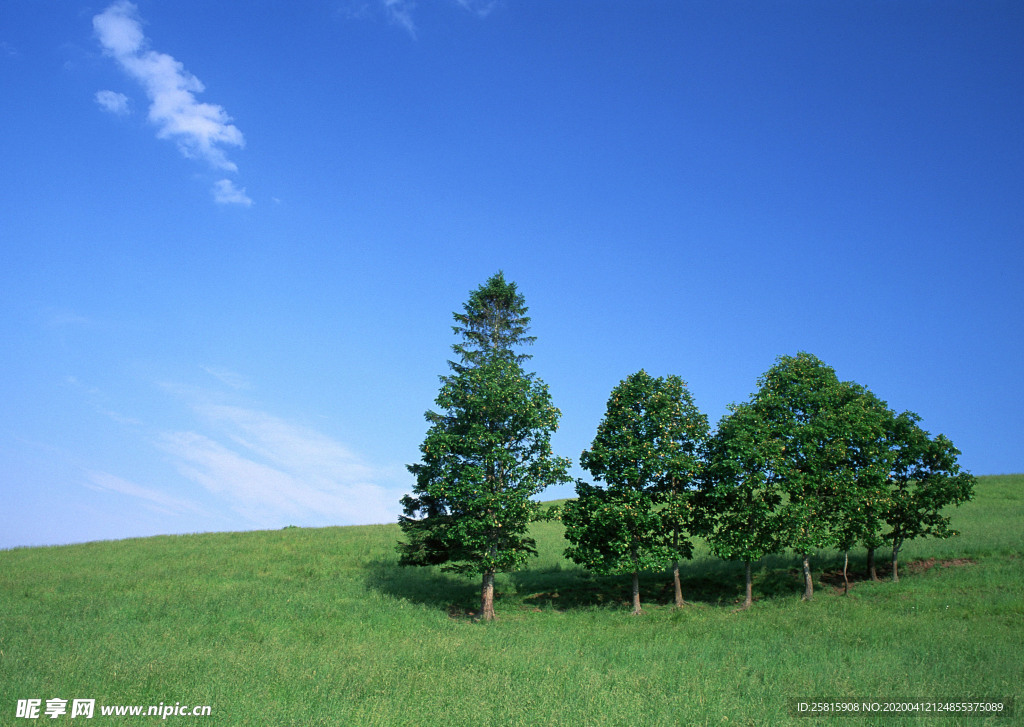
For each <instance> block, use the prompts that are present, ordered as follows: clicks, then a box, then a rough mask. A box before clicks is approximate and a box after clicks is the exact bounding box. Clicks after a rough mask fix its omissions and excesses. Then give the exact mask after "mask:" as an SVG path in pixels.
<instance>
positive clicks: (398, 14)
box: [381, 0, 416, 38]
mask: <svg viewBox="0 0 1024 727" xmlns="http://www.w3.org/2000/svg"><path fill="white" fill-rule="evenodd" d="M381 1H382V2H383V3H384V11H385V12H386V13H387V15H388V18H389V19H390V20H391V22H393V23H395V24H396V25H398V26H400V27H402V28H405V29H406V31H408V33H409V35H411V36H412V37H413V38H415V37H416V23H414V22H413V19H412V12H413V10H415V9H416V2H415V0H381Z"/></svg>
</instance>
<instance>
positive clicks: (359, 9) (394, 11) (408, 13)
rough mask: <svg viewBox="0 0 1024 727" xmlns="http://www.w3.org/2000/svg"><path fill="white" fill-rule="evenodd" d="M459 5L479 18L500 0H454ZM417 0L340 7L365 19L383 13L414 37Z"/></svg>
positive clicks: (350, 0) (357, 0)
mask: <svg viewBox="0 0 1024 727" xmlns="http://www.w3.org/2000/svg"><path fill="white" fill-rule="evenodd" d="M452 4H454V5H456V6H458V7H459V8H461V9H462V10H465V11H466V12H468V13H472V14H473V15H475V16H477V17H478V18H486V17H487V16H488V15H490V14H491V11H492V10H494V8H495V7H496V6H497V5H498V0H452ZM416 6H417V1H416V0H373V2H369V1H368V0H347V2H345V3H344V4H343V5H342V6H341V9H340V12H341V13H342V14H343V15H345V17H347V18H349V19H353V20H363V19H366V18H370V17H373V16H379V15H380V14H383V16H384V17H386V18H387V19H388V20H389V21H390V22H391V23H393V24H395V25H397V26H398V27H400V28H403V29H404V30H405V31H406V32H407V33H409V35H410V36H412V38H414V39H415V38H416V33H417V28H416V20H415V18H414V15H415V12H416Z"/></svg>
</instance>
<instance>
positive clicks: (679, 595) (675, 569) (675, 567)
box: [672, 560, 686, 608]
mask: <svg viewBox="0 0 1024 727" xmlns="http://www.w3.org/2000/svg"><path fill="white" fill-rule="evenodd" d="M672 583H673V584H674V585H675V587H676V608H682V607H683V606H685V605H686V601H684V600H683V586H682V584H681V583H680V582H679V561H678V560H674V561H672Z"/></svg>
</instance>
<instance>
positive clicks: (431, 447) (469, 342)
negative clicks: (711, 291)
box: [398, 272, 569, 620]
mask: <svg viewBox="0 0 1024 727" xmlns="http://www.w3.org/2000/svg"><path fill="white" fill-rule="evenodd" d="M526 310H527V309H526V305H525V301H524V298H523V296H522V295H520V294H519V293H518V292H517V291H516V287H515V284H514V283H509V282H507V281H506V280H505V278H504V276H503V275H502V274H501V273H500V272H499V273H498V274H497V275H494V276H493V277H491V278H490V279H489V280H488V281H487V282H486V283H485V284H484V285H482V286H481V287H480V288H478V289H477V290H475V291H473V292H472V293H471V294H470V299H469V301H468V302H467V303H466V304H465V306H464V312H462V313H455V314H454V317H455V320H456V322H457V324H458V325H456V326H453V330H454V331H455V333H456V334H458V335H461V336H462V338H463V341H462V342H461V343H457V344H455V345H454V346H452V349H453V351H454V352H455V353H456V354H457V355H458V357H459V359H460V360H459V361H449V362H448V364H449V367H450V368H451V369H452V371H453V373H452V374H450V375H447V376H442V377H441V383H442V385H441V390H440V393H439V394H438V397H437V399H436V404H437V406H438V407H439V408H440V409H441V410H442V411H441V412H434V411H428V412H427V413H426V415H425V416H426V419H427V421H428V422H430V425H431V426H430V429H429V430H428V432H427V435H426V438H425V439H424V441H423V444H422V445H420V453H421V461H420V462H418V463H416V464H412V465H409V467H408V469H409V472H410V473H412V474H413V475H414V476H415V477H416V486H415V488H414V490H413V494H412V495H407V496H405V497H404V498H402V506H403V510H404V514H403V515H402V516H401V517H400V518H399V525H400V526H401V528H402V531H403V533H404V535H405V537H406V540H405V541H404V542H402V543H400V544H399V546H398V548H399V554H400V561H399V562H400V563H401V564H402V565H440V566H441V567H442V569H444V570H449V571H454V572H460V573H479V574H481V576H482V583H481V596H480V602H481V609H480V610H481V618H483V619H484V620H491V619H493V618H494V577H495V574H496V573H499V572H506V571H514V570H516V569H517V568H519V567H520V566H522V564H523V563H524V562H525V560H526V558H527V557H529V556H530V555H536V550H535V547H534V541H533V539H532V538H530V537H529V534H528V529H529V525H530V523H531V522H533V521H534V520H537V519H538V518H539V514H540V513H539V508H540V506H539V504H538V503H537V502H535V501H534V500H533V497H534V496H535V495H537V494H538V493H540V492H541V491H542V490H543V489H544V488H545V487H548V486H549V485H553V484H556V483H560V482H567V481H569V477H568V474H567V471H568V468H569V461H568V460H567V459H563V458H559V457H555V456H554V455H553V453H552V450H551V435H552V434H553V433H554V431H555V430H556V429H557V428H558V419H559V417H560V415H561V413H560V412H559V411H558V409H556V408H555V407H554V406H553V405H552V403H551V397H550V394H549V393H548V389H547V386H546V385H545V384H544V383H543V382H542V381H541V380H540V379H538V378H537V377H536V376H535V375H533V374H526V373H525V372H524V371H523V369H522V366H521V364H522V362H523V361H525V360H526V359H528V358H529V356H525V355H523V354H519V353H517V352H516V351H515V350H514V348H513V347H514V346H517V345H521V344H528V343H532V342H533V340H534V339H533V337H528V336H526V332H527V330H528V329H529V320H530V319H529V318H528V317H526Z"/></svg>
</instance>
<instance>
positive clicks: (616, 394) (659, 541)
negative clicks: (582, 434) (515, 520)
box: [563, 370, 708, 613]
mask: <svg viewBox="0 0 1024 727" xmlns="http://www.w3.org/2000/svg"><path fill="white" fill-rule="evenodd" d="M707 432H708V423H707V418H706V417H705V416H704V415H703V414H702V413H701V412H700V411H699V410H698V409H697V407H696V406H695V405H694V403H693V398H692V396H691V395H690V393H689V391H688V390H687V389H686V384H685V382H683V381H682V379H680V378H679V377H677V376H669V377H667V378H653V377H651V376H650V375H649V374H648V373H647V372H646V371H642V370H641V371H639V372H637V373H635V374H632V375H631V376H629V377H627V378H626V379H625V380H623V381H622V382H620V383H619V385H618V386H616V387H615V389H613V390H612V393H611V396H610V397H609V399H608V406H607V410H606V413H605V417H604V419H603V420H602V421H601V423H600V424H599V426H598V430H597V435H596V436H595V438H594V441H593V443H592V445H591V447H590V449H588V450H586V451H584V452H583V454H582V455H581V456H580V464H581V466H583V467H584V468H585V469H587V470H589V471H590V474H591V475H592V476H593V478H594V479H595V480H596V481H598V482H604V483H606V486H605V487H604V488H599V487H596V486H593V485H588V484H586V483H584V482H579V483H578V484H577V496H578V497H577V499H576V500H574V501H572V502H570V503H567V504H566V507H565V511H564V514H563V522H564V523H565V526H566V539H567V540H568V541H569V543H570V545H569V547H568V549H567V550H566V555H567V556H568V557H569V558H571V559H572V560H574V561H576V562H577V563H580V564H582V565H585V566H586V567H587V568H590V569H591V570H595V571H597V572H600V573H632V574H633V610H634V613H639V611H640V601H639V590H638V589H639V573H640V571H643V570H648V569H651V568H661V567H663V566H664V565H665V563H666V562H667V561H668V560H673V561H678V560H679V559H680V558H689V557H690V556H691V554H692V549H693V546H692V543H691V542H690V540H689V538H688V537H687V536H688V532H687V530H688V529H689V527H690V526H691V524H692V523H691V512H692V508H691V506H690V502H689V497H690V494H691V493H690V491H691V484H692V483H693V481H694V480H695V478H696V476H697V474H698V473H699V471H700V468H701V458H700V449H701V445H702V442H703V440H704V439H705V438H706V436H707ZM680 598H681V597H680Z"/></svg>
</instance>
